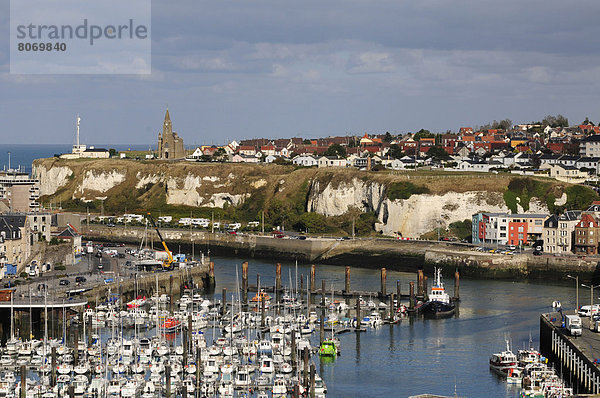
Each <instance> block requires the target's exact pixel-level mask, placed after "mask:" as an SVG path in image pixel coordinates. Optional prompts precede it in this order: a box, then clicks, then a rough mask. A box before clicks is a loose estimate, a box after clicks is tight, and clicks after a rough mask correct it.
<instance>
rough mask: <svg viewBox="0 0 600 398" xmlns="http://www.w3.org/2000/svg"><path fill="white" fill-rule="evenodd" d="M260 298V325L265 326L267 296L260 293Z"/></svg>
mask: <svg viewBox="0 0 600 398" xmlns="http://www.w3.org/2000/svg"><path fill="white" fill-rule="evenodd" d="M258 300H259V301H260V327H261V328H264V327H265V298H264V297H263V296H261V295H260V293H259V296H258Z"/></svg>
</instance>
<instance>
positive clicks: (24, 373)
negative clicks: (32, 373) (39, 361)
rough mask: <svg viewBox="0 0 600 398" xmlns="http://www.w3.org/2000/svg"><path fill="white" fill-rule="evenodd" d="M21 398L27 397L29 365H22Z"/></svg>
mask: <svg viewBox="0 0 600 398" xmlns="http://www.w3.org/2000/svg"><path fill="white" fill-rule="evenodd" d="M20 393H21V398H26V397H27V366H25V365H21V391H20Z"/></svg>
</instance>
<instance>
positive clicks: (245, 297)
mask: <svg viewBox="0 0 600 398" xmlns="http://www.w3.org/2000/svg"><path fill="white" fill-rule="evenodd" d="M242 301H243V303H244V305H248V261H244V262H243V263H242Z"/></svg>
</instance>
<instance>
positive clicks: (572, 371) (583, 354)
mask: <svg viewBox="0 0 600 398" xmlns="http://www.w3.org/2000/svg"><path fill="white" fill-rule="evenodd" d="M582 324H583V331H582V332H583V333H582V335H581V336H580V337H574V336H571V335H569V332H568V331H567V330H566V329H565V328H563V327H562V317H561V314H560V313H558V312H553V313H548V314H542V315H541V316H540V352H541V353H542V355H544V356H545V357H547V358H548V361H549V362H550V363H552V364H553V365H554V367H555V368H556V370H557V373H559V374H561V373H562V378H563V380H572V384H573V388H574V391H575V392H576V393H588V394H599V393H600V368H599V367H598V365H599V363H598V362H600V361H599V360H600V333H595V332H593V331H592V330H590V327H589V326H590V318H582Z"/></svg>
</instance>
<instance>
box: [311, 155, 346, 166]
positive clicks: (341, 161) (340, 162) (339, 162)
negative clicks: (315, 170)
mask: <svg viewBox="0 0 600 398" xmlns="http://www.w3.org/2000/svg"><path fill="white" fill-rule="evenodd" d="M318 165H319V168H323V167H346V166H347V161H346V159H345V158H338V157H337V156H321V157H320V158H319V162H318Z"/></svg>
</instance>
